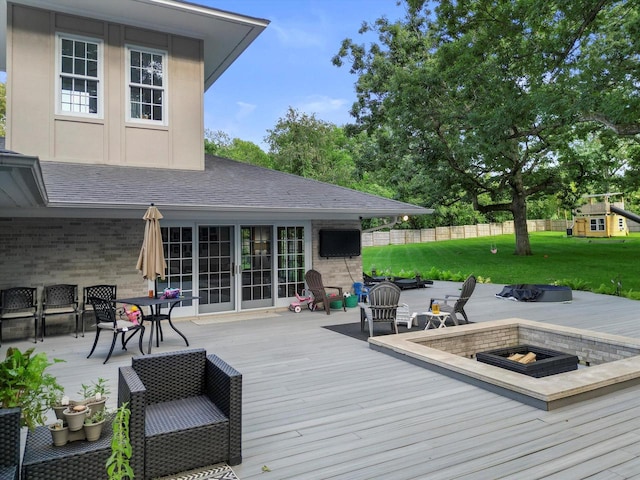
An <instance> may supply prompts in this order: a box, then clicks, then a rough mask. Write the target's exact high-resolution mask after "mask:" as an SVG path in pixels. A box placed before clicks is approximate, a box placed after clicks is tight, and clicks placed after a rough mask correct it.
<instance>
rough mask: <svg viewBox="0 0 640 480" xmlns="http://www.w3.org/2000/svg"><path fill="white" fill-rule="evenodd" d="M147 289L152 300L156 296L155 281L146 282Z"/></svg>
mask: <svg viewBox="0 0 640 480" xmlns="http://www.w3.org/2000/svg"><path fill="white" fill-rule="evenodd" d="M147 283H148V287H149V297H150V298H154V297H155V296H156V292H157V290H156V281H155V280H147Z"/></svg>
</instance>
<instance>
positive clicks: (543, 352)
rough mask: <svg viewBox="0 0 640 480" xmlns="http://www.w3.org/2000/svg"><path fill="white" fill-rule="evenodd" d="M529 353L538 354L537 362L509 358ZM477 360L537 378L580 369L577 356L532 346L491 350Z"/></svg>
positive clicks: (481, 353)
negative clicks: (523, 361) (517, 354)
mask: <svg viewBox="0 0 640 480" xmlns="http://www.w3.org/2000/svg"><path fill="white" fill-rule="evenodd" d="M529 352H532V353H535V354H536V360H535V362H531V363H527V364H524V363H520V362H516V361H515V360H509V359H508V358H507V357H509V356H511V355H513V354H514V353H520V354H527V353H529ZM476 359H477V360H478V361H479V362H483V363H488V364H489V365H493V366H496V367H501V368H506V369H507V370H511V371H512V372H517V373H522V374H524V375H528V376H530V377H535V378H541V377H548V376H549V375H555V374H557V373H564V372H570V371H572V370H577V368H578V357H577V356H575V355H569V354H566V353H563V352H556V351H555V350H549V349H547V348H541V347H536V346H532V345H518V346H515V347H509V348H499V349H497V350H490V351H488V352H478V353H476Z"/></svg>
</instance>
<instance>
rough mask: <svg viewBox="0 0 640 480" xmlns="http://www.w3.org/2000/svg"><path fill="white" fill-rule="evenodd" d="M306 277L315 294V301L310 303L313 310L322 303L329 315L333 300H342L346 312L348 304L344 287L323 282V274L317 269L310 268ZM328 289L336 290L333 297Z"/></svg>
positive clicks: (310, 288)
mask: <svg viewBox="0 0 640 480" xmlns="http://www.w3.org/2000/svg"><path fill="white" fill-rule="evenodd" d="M304 279H305V281H306V282H307V286H308V287H309V290H311V293H312V294H313V301H312V302H311V304H310V305H309V307H310V308H311V309H312V310H315V309H316V308H318V305H320V304H322V306H323V307H324V310H325V311H326V312H327V315H329V314H330V313H331V302H342V309H343V310H344V311H345V312H346V311H347V306H346V304H345V302H344V295H343V293H342V287H330V286H328V285H324V284H323V283H322V275H321V274H320V272H318V271H317V270H309V271H308V272H307V273H305V275H304ZM327 290H335V291H336V293H335V294H334V296H333V297H329V293H328V292H327Z"/></svg>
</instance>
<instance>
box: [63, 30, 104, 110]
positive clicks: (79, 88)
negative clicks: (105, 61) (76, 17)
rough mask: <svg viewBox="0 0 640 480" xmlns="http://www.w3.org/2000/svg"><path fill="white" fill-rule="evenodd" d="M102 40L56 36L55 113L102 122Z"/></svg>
mask: <svg viewBox="0 0 640 480" xmlns="http://www.w3.org/2000/svg"><path fill="white" fill-rule="evenodd" d="M102 49H103V48H102V40H98V39H95V38H87V37H79V36H76V35H68V34H63V33H58V34H57V35H56V65H57V71H58V75H57V77H56V80H57V88H56V113H57V114H59V115H75V116H84V117H90V118H102V116H103V114H102V105H103V103H102V102H103V99H102V84H103V81H102V70H103V69H102Z"/></svg>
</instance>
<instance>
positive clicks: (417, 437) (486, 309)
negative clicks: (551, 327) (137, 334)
mask: <svg viewBox="0 0 640 480" xmlns="http://www.w3.org/2000/svg"><path fill="white" fill-rule="evenodd" d="M459 286H460V283H450V282H435V284H434V286H433V287H430V288H427V289H421V290H413V291H405V292H403V293H402V296H401V300H402V301H403V302H406V303H408V304H409V305H410V308H411V310H412V311H423V310H425V309H426V308H427V305H428V304H429V299H430V297H432V296H433V297H442V296H443V294H445V293H455V291H456V290H457V288H459ZM501 289H502V286H501V285H482V284H480V285H478V287H477V289H476V292H475V293H474V295H473V297H472V299H471V300H470V301H469V303H468V305H467V313H468V314H469V317H470V319H471V320H472V321H475V322H482V321H487V320H494V319H502V318H513V317H517V318H525V319H529V320H535V321H540V322H547V323H552V324H557V325H563V326H569V327H577V328H584V329H591V330H596V331H600V332H607V333H612V334H619V335H626V336H631V337H636V338H637V337H638V336H640V334H639V333H638V328H637V325H638V316H637V312H638V307H639V306H640V303H639V302H637V301H633V300H628V299H624V298H619V297H612V296H603V295H596V294H591V293H586V292H574V301H573V302H572V303H567V304H552V303H518V302H512V301H506V300H499V299H496V298H495V296H494V294H495V293H497V292H499V291H500V290H501ZM243 317H247V315H246V312H245V314H243ZM356 322H359V313H358V311H357V309H350V310H349V311H347V312H346V313H345V312H341V311H335V312H333V313H332V314H331V315H325V314H324V313H323V312H310V311H306V310H305V311H303V312H302V313H300V314H295V313H293V312H289V311H283V312H280V314H279V315H277V316H273V315H269V316H268V318H261V317H260V313H259V312H256V314H255V318H248V319H243V320H236V321H234V320H233V319H230V318H229V319H227V320H226V321H224V322H216V321H212V322H208V321H207V322H198V323H199V324H196V323H195V322H191V321H189V320H180V321H179V328H180V330H182V331H183V332H184V333H185V334H186V335H187V337H188V338H189V340H190V343H191V347H202V348H206V349H207V351H208V352H210V353H216V354H217V355H219V356H220V357H221V358H223V359H224V360H226V361H227V362H229V363H230V364H231V365H232V366H234V367H235V368H236V369H238V370H239V371H240V372H242V374H243V388H244V390H243V462H242V464H241V465H238V466H236V467H234V470H235V471H236V473H237V474H238V476H239V477H240V478H241V479H242V480H257V479H260V480H268V479H344V480H346V479H348V480H358V479H362V480H365V479H371V478H380V477H383V476H388V478H393V479H394V480H396V479H397V480H405V479H406V480H408V479H425V478H428V479H429V480H432V479H451V478H461V479H462V478H468V479H477V478H492V479H493V478H514V479H515V478H518V479H533V478H585V477H592V478H610V479H618V478H621V479H622V478H637V477H638V475H639V474H640V434H639V433H637V432H638V431H640V430H639V429H638V426H640V402H638V400H637V399H638V396H639V394H640V387H631V388H627V389H624V390H621V391H617V392H613V393H610V394H608V395H606V396H603V397H598V398H594V399H591V400H586V401H583V402H580V403H576V404H573V405H569V406H566V407H562V408H559V409H557V410H553V411H550V412H546V411H542V410H538V409H536V408H533V407H530V406H527V405H524V404H522V403H519V402H517V401H515V400H511V399H508V398H506V397H502V396H500V395H497V394H496V393H492V392H489V391H486V390H483V389H480V388H478V387H475V386H472V385H470V384H466V383H463V382H460V381H457V380H455V379H452V378H449V377H446V376H443V375H440V374H437V373H435V372H433V371H430V370H427V369H423V368H420V367H418V366H416V365H412V364H410V363H407V362H404V361H402V360H400V359H397V358H394V357H391V356H388V355H385V354H383V353H381V352H377V351H374V350H371V349H369V348H368V345H367V343H366V342H363V341H359V340H356V339H353V338H349V337H347V336H344V335H340V334H338V333H336V332H333V331H330V330H327V329H324V328H322V326H325V325H332V324H337V323H356ZM380 328H381V327H380ZM92 342H93V333H92V332H88V333H87V336H86V337H85V338H78V339H76V338H74V336H73V335H61V336H55V337H47V338H46V339H45V341H44V342H43V343H40V342H39V343H38V344H37V345H35V346H36V349H37V350H38V351H40V350H44V351H46V352H47V353H48V354H49V356H50V357H51V358H53V357H57V358H62V359H64V360H65V363H61V364H56V365H54V366H52V367H51V369H50V370H51V373H53V374H55V375H56V376H57V377H58V379H59V381H60V383H61V384H62V385H64V386H65V388H66V391H67V394H69V395H70V396H71V397H74V396H75V395H76V392H78V391H79V390H80V384H81V383H87V382H90V381H91V380H93V379H96V378H98V377H104V378H107V379H108V380H109V383H110V386H111V389H112V393H111V395H110V396H109V397H110V398H109V401H108V405H109V406H110V407H114V406H115V403H116V393H115V390H116V389H117V372H118V367H120V366H125V365H130V362H131V358H132V356H133V355H137V354H138V353H139V352H138V350H137V346H136V345H131V344H130V346H129V351H125V352H123V351H119V350H118V347H116V350H115V351H114V354H113V356H112V357H111V360H110V361H109V363H108V364H107V365H103V364H102V361H103V360H104V358H105V356H106V352H107V350H108V346H109V343H110V342H109V339H107V338H103V339H101V342H100V343H99V345H98V348H97V349H96V352H95V353H94V355H93V357H92V358H90V359H86V358H85V357H86V355H87V353H88V351H89V349H90V348H91V343H92ZM7 346H19V347H20V348H28V347H31V346H34V344H33V343H31V342H29V341H20V342H5V343H4V344H3V346H2V348H6V347H7ZM184 348H186V347H185V345H184V342H183V341H182V339H181V338H180V337H178V335H177V334H175V333H174V332H172V331H171V330H165V340H164V342H163V343H162V344H161V346H160V348H155V346H154V352H155V351H160V352H162V351H174V350H182V349H184ZM263 466H266V467H268V469H269V470H271V471H270V472H267V473H265V472H263V470H262V468H263Z"/></svg>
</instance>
